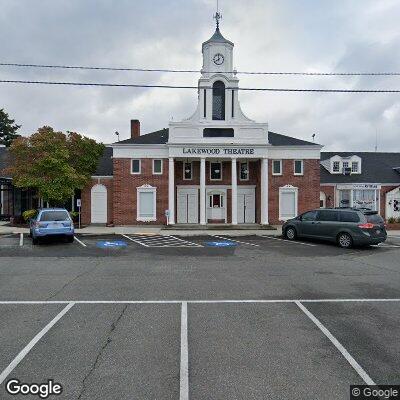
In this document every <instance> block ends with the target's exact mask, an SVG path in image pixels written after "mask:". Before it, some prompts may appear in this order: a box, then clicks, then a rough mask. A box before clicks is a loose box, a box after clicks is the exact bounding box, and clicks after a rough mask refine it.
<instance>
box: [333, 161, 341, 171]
mask: <svg viewBox="0 0 400 400" xmlns="http://www.w3.org/2000/svg"><path fill="white" fill-rule="evenodd" d="M332 171H333V172H340V162H339V161H334V162H333V167H332Z"/></svg>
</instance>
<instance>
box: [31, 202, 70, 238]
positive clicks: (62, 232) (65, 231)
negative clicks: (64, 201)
mask: <svg viewBox="0 0 400 400" xmlns="http://www.w3.org/2000/svg"><path fill="white" fill-rule="evenodd" d="M30 236H31V238H32V242H33V244H38V243H39V240H40V239H41V238H44V237H49V236H64V237H65V238H66V239H67V241H68V242H69V243H72V242H73V241H74V224H73V222H72V219H71V217H70V215H69V212H68V211H67V210H66V209H65V208H42V209H40V210H39V211H38V213H37V214H36V216H35V217H34V218H32V219H31V221H30Z"/></svg>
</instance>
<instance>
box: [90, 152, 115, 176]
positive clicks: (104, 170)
mask: <svg viewBox="0 0 400 400" xmlns="http://www.w3.org/2000/svg"><path fill="white" fill-rule="evenodd" d="M112 156H113V149H112V147H106V148H105V149H104V152H103V154H102V156H101V157H100V159H99V162H98V164H97V168H96V172H95V173H94V174H93V176H112V175H113V161H112Z"/></svg>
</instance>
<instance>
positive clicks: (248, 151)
mask: <svg viewBox="0 0 400 400" xmlns="http://www.w3.org/2000/svg"><path fill="white" fill-rule="evenodd" d="M182 152H183V154H187V155H189V154H190V155H203V156H210V155H214V156H218V155H220V156H224V155H245V156H246V155H247V156H249V155H254V153H255V149H254V148H249V147H243V148H224V147H202V148H199V147H183V149H182Z"/></svg>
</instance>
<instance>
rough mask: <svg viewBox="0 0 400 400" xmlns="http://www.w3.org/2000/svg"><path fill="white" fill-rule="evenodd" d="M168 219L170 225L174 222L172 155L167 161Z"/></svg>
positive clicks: (173, 166)
mask: <svg viewBox="0 0 400 400" xmlns="http://www.w3.org/2000/svg"><path fill="white" fill-rule="evenodd" d="M168 166H169V168H168V209H169V217H168V221H169V224H170V225H173V224H175V164H174V159H173V158H172V157H170V158H169V163H168Z"/></svg>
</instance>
